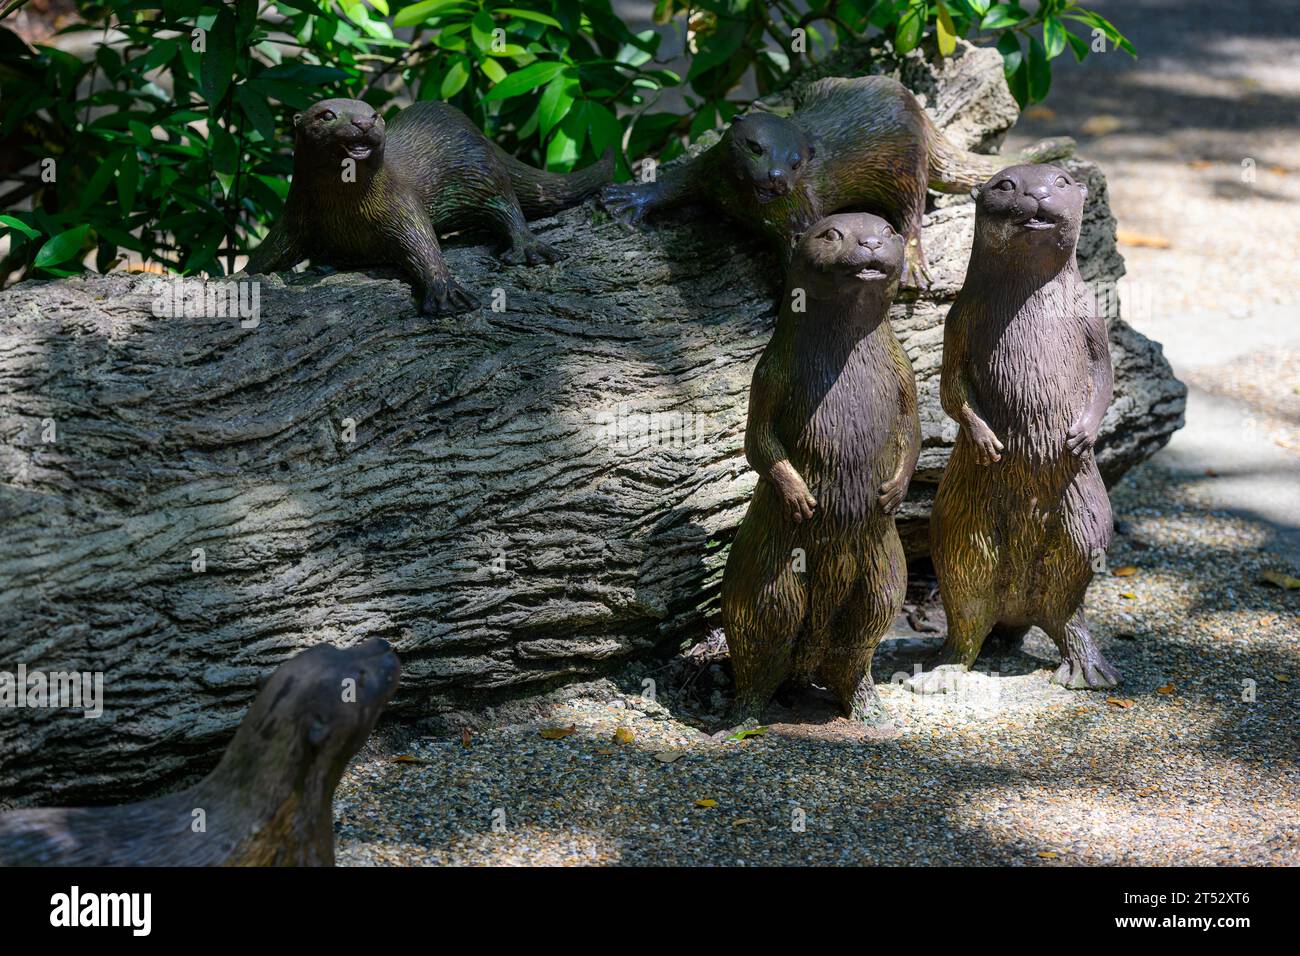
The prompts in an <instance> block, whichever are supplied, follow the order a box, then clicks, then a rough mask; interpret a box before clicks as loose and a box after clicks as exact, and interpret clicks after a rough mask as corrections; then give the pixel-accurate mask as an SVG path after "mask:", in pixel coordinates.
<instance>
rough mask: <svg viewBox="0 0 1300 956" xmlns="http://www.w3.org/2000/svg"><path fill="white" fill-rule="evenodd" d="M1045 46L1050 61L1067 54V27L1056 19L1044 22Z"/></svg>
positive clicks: (1049, 18) (1050, 18)
mask: <svg viewBox="0 0 1300 956" xmlns="http://www.w3.org/2000/svg"><path fill="white" fill-rule="evenodd" d="M1043 46H1044V47H1045V48H1046V50H1047V58H1048V59H1049V60H1055V59H1056V58H1057V57H1058V56H1060V55H1061V54H1062V53H1064V52H1065V25H1064V24H1063V23H1061V21H1060V20H1058V19H1057V18H1056V17H1048V18H1047V19H1045V20H1044V21H1043Z"/></svg>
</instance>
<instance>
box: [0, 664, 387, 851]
mask: <svg viewBox="0 0 1300 956" xmlns="http://www.w3.org/2000/svg"><path fill="white" fill-rule="evenodd" d="M400 670H401V668H400V665H399V663H398V660H397V655H396V654H394V653H393V652H392V650H391V649H390V648H389V646H388V643H387V642H386V641H382V640H379V639H377V638H376V639H374V640H371V641H367V642H366V643H364V644H362V645H360V646H358V647H352V648H347V649H339V648H335V647H332V646H330V645H329V644H321V645H318V646H316V647H313V648H311V649H310V650H307V651H303V652H302V653H301V654H299V655H297V656H296V657H293V658H291V659H290V660H288V661H286V662H285V663H284V664H281V665H280V667H279V668H278V669H277V670H276V671H275V673H274V674H272V675H271V678H270V679H269V680H268V681H267V682H266V685H265V686H264V687H263V688H262V690H261V692H260V693H259V694H258V695H257V698H256V700H254V701H253V706H252V707H251V708H249V711H248V714H247V715H246V716H245V717H244V719H243V721H242V722H241V723H240V725H239V730H238V731H237V732H236V733H235V739H234V740H233V741H231V743H230V746H228V747H227V748H226V751H225V753H224V754H223V755H222V757H221V762H220V763H219V764H217V767H216V769H215V770H213V771H212V773H210V774H208V776H207V777H205V778H204V779H203V780H201V781H200V782H199V783H197V784H195V785H194V786H192V787H190V788H189V789H188V790H182V791H181V792H180V793H174V794H170V795H168V796H165V797H158V798H156V799H153V800H145V801H142V802H140V803H128V804H124V805H122V806H116V807H75V808H67V809H54V808H48V809H39V810H13V811H10V812H8V813H0V866H67V865H75V866H333V865H334V818H333V811H332V806H331V804H332V802H333V799H334V788H335V787H336V786H338V782H339V778H340V777H341V776H342V775H343V770H344V768H345V767H346V766H347V763H348V761H349V760H350V759H351V758H352V756H353V755H354V754H355V753H356V752H357V751H358V750H359V749H360V748H361V745H362V744H363V743H365V741H366V738H367V737H369V736H370V731H371V730H372V729H373V728H374V726H375V721H376V720H378V719H379V715H380V713H381V712H382V711H383V709H384V705H385V704H386V703H387V702H388V698H389V697H391V696H392V693H393V691H394V690H395V689H396V688H397V681H398V676H399V673H400Z"/></svg>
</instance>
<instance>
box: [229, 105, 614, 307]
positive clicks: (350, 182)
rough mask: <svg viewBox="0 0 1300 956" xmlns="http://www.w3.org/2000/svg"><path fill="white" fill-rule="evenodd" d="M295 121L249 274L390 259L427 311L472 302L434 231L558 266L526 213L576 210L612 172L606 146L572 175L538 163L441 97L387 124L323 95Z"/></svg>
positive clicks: (362, 108)
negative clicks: (284, 176) (270, 220)
mask: <svg viewBox="0 0 1300 956" xmlns="http://www.w3.org/2000/svg"><path fill="white" fill-rule="evenodd" d="M293 123H294V149H293V183H292V185H291V186H290V187H289V198H288V199H287V200H286V201H285V206H284V212H283V213H282V214H281V216H280V219H279V220H278V221H277V222H276V223H275V225H274V226H272V227H271V231H270V232H269V233H268V234H267V236H266V238H265V239H264V240H263V241H262V244H261V245H260V246H258V247H257V249H255V250H254V251H253V253H252V255H251V256H250V257H249V261H248V268H247V270H246V271H248V272H249V273H264V272H279V271H282V270H285V269H289V268H292V267H293V266H294V265H296V264H297V263H299V262H301V261H302V260H303V259H311V260H312V261H313V262H315V263H323V264H325V265H328V266H332V267H336V268H365V267H368V266H393V267H396V268H398V269H401V270H402V272H404V273H405V274H406V275H407V276H408V277H409V278H410V280H411V281H412V283H413V284H414V286H415V294H416V300H417V303H418V305H419V308H420V311H421V312H422V313H424V314H437V313H439V312H458V311H465V310H467V309H474V308H477V306H478V302H477V300H476V299H475V297H474V296H473V295H471V294H470V293H469V292H467V291H465V289H463V288H462V287H461V286H460V285H459V284H458V283H457V282H456V280H455V279H454V278H453V277H452V275H451V272H450V271H449V270H448V268H447V264H446V262H444V261H443V258H442V249H441V247H440V246H439V245H438V233H440V232H445V231H448V230H458V231H459V230H467V229H469V230H474V229H479V230H486V231H488V232H490V233H492V234H495V235H497V236H500V237H501V238H503V239H505V241H506V242H507V243H508V245H507V247H506V249H505V251H504V252H503V253H502V254H501V258H502V259H503V260H504V261H505V262H508V263H521V262H526V263H527V264H529V265H535V264H537V263H541V262H555V261H557V260H559V259H560V258H561V256H560V254H559V253H558V252H557V251H556V250H554V249H552V248H551V247H550V246H548V245H546V244H545V243H543V242H541V241H539V240H538V239H537V237H536V236H534V235H533V234H532V232H531V231H530V230H529V228H528V220H530V219H537V218H540V217H542V216H550V215H553V214H555V213H557V212H559V211H560V210H562V209H567V208H569V207H570V206H573V205H576V204H577V203H579V202H581V201H582V200H583V199H585V198H586V197H587V196H589V195H591V194H592V193H594V192H595V191H596V190H597V189H599V188H600V187H601V186H602V185H604V184H605V183H608V182H609V181H610V179H611V178H612V176H613V172H614V160H613V155H612V152H611V153H609V154H607V155H606V156H605V158H604V159H602V160H601V161H600V162H599V163H597V164H595V165H593V166H589V167H588V168H586V169H583V170H580V171H578V172H576V173H570V174H568V175H561V174H558V173H549V172H545V171H543V170H540V169H534V168H533V167H531V166H529V165H527V164H526V163H522V162H520V161H519V160H517V159H515V158H514V157H513V156H511V155H510V154H509V153H507V152H505V151H504V150H503V149H501V148H500V147H498V146H497V145H496V144H495V143H493V142H492V141H491V140H489V139H488V138H487V137H486V136H484V135H483V134H482V133H481V132H480V131H479V129H478V127H476V126H475V125H474V124H473V123H472V122H470V120H469V117H467V116H466V115H465V114H464V113H462V112H460V110H458V109H456V108H455V107H453V106H448V105H447V104H446V103H434V102H420V103H414V104H412V105H411V106H408V107H407V108H406V109H404V110H402V111H401V112H399V113H398V114H397V115H396V116H395V117H393V120H392V122H391V123H388V124H387V125H386V126H385V123H384V120H383V117H381V116H380V115H379V113H378V112H377V111H376V110H375V108H374V107H373V106H370V105H369V104H368V103H363V102H361V101H360V100H343V99H333V100H323V101H321V102H319V103H317V104H315V105H314V106H312V107H311V108H310V109H308V110H307V111H306V112H305V113H299V114H298V115H296V116H295V117H294V121H293Z"/></svg>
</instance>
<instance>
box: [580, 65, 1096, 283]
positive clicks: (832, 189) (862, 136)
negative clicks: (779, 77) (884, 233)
mask: <svg viewBox="0 0 1300 956" xmlns="http://www.w3.org/2000/svg"><path fill="white" fill-rule="evenodd" d="M1073 149H1074V143H1073V141H1072V140H1069V139H1067V138H1061V139H1055V140H1045V141H1044V142H1042V143H1039V144H1037V145H1035V146H1033V147H1031V148H1030V149H1027V150H1025V151H1024V152H1023V153H1022V154H1021V158H1022V159H1023V160H1024V161H1026V162H1042V161H1045V160H1048V159H1053V158H1057V157H1059V156H1063V155H1069V153H1070V152H1072V151H1073ZM1004 161H1005V160H1004V159H1003V158H1002V157H991V156H982V155H980V154H979V153H971V152H967V151H966V150H963V149H958V148H957V147H956V146H954V145H953V144H952V143H951V142H949V141H948V139H947V138H946V137H944V135H943V134H942V133H940V132H939V131H938V130H937V129H935V127H934V124H933V123H931V122H930V118H929V116H927V115H926V112H925V109H924V108H923V107H922V106H921V104H920V103H919V102H917V99H916V97H915V96H913V95H912V94H911V92H910V91H909V90H908V89H907V88H906V87H905V86H903V85H902V84H901V83H899V82H898V81H897V80H894V79H891V78H889V77H886V76H862V77H853V78H845V77H828V78H826V79H823V80H818V81H817V82H816V83H813V84H812V85H811V86H809V88H808V89H807V90H806V92H804V94H803V95H802V97H801V98H800V100H799V102H798V104H797V106H796V109H795V111H794V113H793V115H791V116H790V117H788V118H786V117H783V116H778V115H776V114H774V113H761V112H755V113H749V114H746V115H743V116H738V117H736V118H735V119H734V120H732V122H731V126H730V127H729V128H728V129H727V131H726V132H725V133H724V134H723V136H722V139H721V140H719V141H718V143H717V144H715V145H714V146H712V147H711V148H710V149H708V150H705V151H704V152H703V153H701V154H700V155H699V156H697V157H695V158H694V159H692V160H690V161H689V162H686V163H684V164H681V165H678V166H673V167H669V168H667V169H663V170H661V171H660V172H659V175H658V178H657V179H656V181H654V182H647V183H627V184H619V185H611V186H607V187H605V189H604V190H603V192H602V194H601V202H602V203H603V205H604V206H605V208H606V209H608V210H609V211H610V213H611V214H612V215H614V216H615V217H617V218H619V219H621V220H623V221H624V222H627V223H629V224H634V223H637V222H639V221H640V220H641V219H642V217H644V216H645V215H646V214H647V213H651V212H654V211H656V210H659V209H663V208H665V207H668V206H673V205H677V204H679V203H685V202H707V203H709V204H711V205H713V206H715V207H717V208H719V209H721V210H722V211H723V212H725V213H727V214H728V215H730V216H733V217H735V218H736V219H739V220H741V221H743V222H745V223H747V224H749V225H750V226H752V227H754V228H755V229H758V230H760V231H761V232H763V233H764V234H765V235H766V236H768V238H769V239H770V240H771V241H772V242H773V243H774V244H775V245H776V247H777V250H778V252H779V253H780V255H781V256H782V260H783V262H784V263H786V264H788V262H789V258H790V253H791V250H792V249H793V248H794V243H795V241H796V239H797V237H799V236H800V235H802V234H803V233H804V232H805V231H806V230H807V229H808V228H809V227H810V226H812V224H813V223H815V222H817V221H818V220H819V219H821V218H822V217H823V216H827V215H830V214H831V213H835V212H844V211H849V210H867V211H870V212H874V213H877V214H879V215H881V216H883V217H884V218H886V219H888V220H889V222H890V223H891V224H892V225H893V227H894V228H895V229H897V230H899V231H900V232H902V233H903V235H904V237H905V239H906V241H907V262H906V266H905V271H904V277H903V279H904V282H908V283H911V284H916V285H919V284H921V283H922V280H925V281H928V278H929V273H928V270H927V266H926V261H925V253H924V250H923V249H922V247H921V216H922V214H923V213H924V212H925V197H926V189H927V187H928V188H930V189H935V190H938V191H939V192H949V193H961V192H965V191H967V190H968V189H970V188H971V187H972V186H977V185H979V184H980V183H982V182H983V181H984V180H985V179H987V178H988V177H989V176H990V175H991V174H992V173H993V172H994V170H996V169H997V168H998V166H1000V165H1001V163H1002V162H1004Z"/></svg>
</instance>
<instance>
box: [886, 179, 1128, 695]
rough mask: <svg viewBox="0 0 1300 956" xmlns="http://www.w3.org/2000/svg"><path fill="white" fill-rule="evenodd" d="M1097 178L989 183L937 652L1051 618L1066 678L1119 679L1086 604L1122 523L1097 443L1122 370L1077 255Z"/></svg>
mask: <svg viewBox="0 0 1300 956" xmlns="http://www.w3.org/2000/svg"><path fill="white" fill-rule="evenodd" d="M1087 191H1088V190H1087V187H1086V186H1085V185H1084V184H1083V183H1078V182H1075V181H1074V179H1073V178H1071V176H1070V175H1069V174H1068V173H1067V172H1066V171H1065V170H1063V169H1059V168H1057V167H1055V166H1012V167H1010V168H1008V169H1004V170H1002V171H1001V172H999V173H996V174H995V175H994V176H993V177H992V178H990V179H989V181H988V182H986V183H985V184H984V185H983V186H981V187H980V188H979V189H977V190H975V191H974V195H975V199H976V214H975V241H974V245H973V247H972V249H971V257H970V266H969V267H968V269H967V272H966V282H965V284H964V285H963V286H962V289H961V292H960V294H959V295H958V296H957V300H956V301H955V302H954V303H953V306H952V309H951V310H950V311H949V313H948V317H947V319H946V320H945V322H944V335H943V369H942V372H941V383H940V395H941V400H942V403H943V408H944V411H946V412H947V413H948V415H949V416H951V417H952V418H953V419H955V420H956V421H957V423H958V424H959V425H960V426H961V429H960V433H959V434H958V436H957V442H956V446H955V447H954V448H953V452H952V457H951V458H950V459H949V461H948V465H947V467H946V468H945V469H944V472H943V477H942V479H941V481H940V483H939V489H938V491H937V493H936V495H935V499H934V512H933V517H932V518H931V522H930V541H931V544H930V551H931V557H932V558H933V560H934V566H935V570H936V572H937V574H938V578H939V592H940V596H941V598H942V600H943V606H944V610H945V612H946V613H947V617H948V637H947V641H946V643H945V644H944V646H943V650H942V652H941V653H940V655H939V657H938V659H937V660H935V661H933V662H932V665H931V666H938V665H960V666H962V667H970V666H971V664H973V663H974V662H975V658H976V657H977V655H978V654H979V652H980V648H981V646H982V645H983V643H984V640H985V638H986V637H987V636H988V634H989V633H990V631H991V630H993V629H994V628H996V629H997V630H998V633H999V635H1000V637H1001V638H1004V639H1011V640H1018V639H1019V638H1020V637H1023V636H1024V634H1025V633H1026V632H1027V631H1028V630H1029V628H1030V627H1031V626H1033V625H1037V626H1039V627H1041V628H1042V629H1043V630H1044V631H1046V632H1047V635H1048V636H1049V637H1050V638H1051V639H1052V641H1053V642H1054V643H1055V644H1056V646H1057V648H1058V650H1059V651H1060V653H1061V665H1060V667H1059V668H1058V669H1057V671H1056V673H1055V674H1054V675H1053V680H1054V681H1055V682H1057V683H1059V684H1063V685H1065V686H1066V687H1074V688H1084V687H1091V688H1105V687H1113V686H1115V685H1116V683H1118V681H1119V675H1118V674H1117V673H1116V672H1115V670H1114V668H1112V667H1111V665H1110V664H1109V663H1107V661H1106V659H1105V658H1104V657H1102V654H1101V651H1100V650H1099V649H1098V648H1097V645H1096V643H1095V641H1094V640H1093V637H1092V634H1091V633H1090V632H1089V630H1088V625H1087V623H1086V622H1085V621H1084V616H1083V608H1082V604H1083V597H1084V592H1085V591H1086V590H1087V588H1088V583H1089V582H1090V581H1091V580H1092V574H1093V567H1094V566H1095V565H1096V563H1097V561H1098V559H1099V558H1100V556H1102V555H1104V553H1105V551H1106V548H1107V546H1108V545H1109V544H1110V538H1111V532H1112V524H1111V511H1110V500H1109V498H1108V497H1107V495H1106V486H1105V484H1103V482H1102V479H1101V474H1100V473H1099V472H1098V470H1097V461H1096V459H1095V458H1094V456H1093V445H1094V444H1095V443H1096V441H1097V431H1098V429H1099V428H1100V427H1101V420H1102V416H1104V415H1105V413H1106V407H1107V406H1108V405H1109V404H1110V400H1111V390H1112V386H1113V382H1114V373H1113V371H1112V368H1111V361H1110V347H1109V344H1108V338H1107V334H1106V322H1105V319H1104V317H1103V316H1102V315H1101V313H1100V310H1099V309H1098V308H1097V302H1096V297H1095V296H1093V295H1092V294H1090V292H1089V290H1088V288H1087V287H1086V286H1085V285H1084V282H1083V279H1082V278H1081V277H1080V275H1079V267H1078V264H1077V262H1076V261H1075V244H1076V243H1077V241H1078V238H1079V225H1080V222H1081V221H1082V218H1083V203H1084V198H1085V197H1086V196H1087ZM933 679H935V678H934V676H933V675H930V674H920V675H917V677H915V678H913V679H912V682H911V686H912V687H913V689H925V688H926V687H927V685H928V682H929V681H931V680H933Z"/></svg>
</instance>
